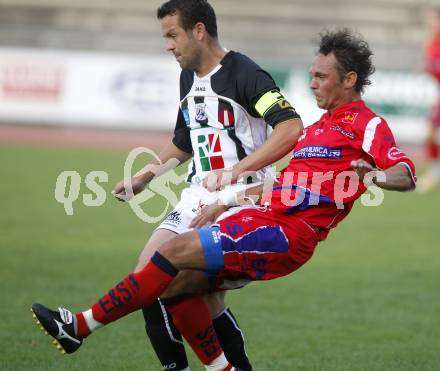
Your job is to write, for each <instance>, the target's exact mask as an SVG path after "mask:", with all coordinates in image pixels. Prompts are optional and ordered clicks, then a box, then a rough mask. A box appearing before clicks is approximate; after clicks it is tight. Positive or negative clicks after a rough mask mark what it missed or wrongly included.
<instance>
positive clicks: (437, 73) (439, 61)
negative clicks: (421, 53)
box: [425, 37, 440, 82]
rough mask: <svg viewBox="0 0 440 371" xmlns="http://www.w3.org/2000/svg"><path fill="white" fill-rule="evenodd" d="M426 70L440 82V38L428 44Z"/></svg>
mask: <svg viewBox="0 0 440 371" xmlns="http://www.w3.org/2000/svg"><path fill="white" fill-rule="evenodd" d="M425 53H426V55H425V60H426V62H425V63H426V70H427V72H429V73H430V74H431V75H432V76H434V77H435V78H436V79H437V81H439V82H440V37H436V38H434V39H432V40H430V41H428V43H427V44H426V50H425Z"/></svg>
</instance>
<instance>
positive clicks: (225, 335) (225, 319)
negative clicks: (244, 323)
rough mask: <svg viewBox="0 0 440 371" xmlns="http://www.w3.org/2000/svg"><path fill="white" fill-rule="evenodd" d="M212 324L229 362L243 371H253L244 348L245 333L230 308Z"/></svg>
mask: <svg viewBox="0 0 440 371" xmlns="http://www.w3.org/2000/svg"><path fill="white" fill-rule="evenodd" d="M212 323H213V324H214V329H215V332H216V334H217V337H218V340H219V342H220V345H221V347H222V348H223V351H224V352H225V356H226V358H227V360H228V361H229V362H230V363H231V364H233V365H234V366H235V367H238V368H239V369H240V370H243V371H252V366H251V364H250V362H249V359H248V356H247V354H246V350H245V346H244V337H243V333H242V331H241V329H240V327H239V326H238V323H237V320H236V319H235V317H234V315H233V314H232V312H231V310H230V309H229V308H226V309H225V310H224V311H223V312H222V313H221V314H220V315H219V316H218V317H216V318H215V319H214V320H213V321H212Z"/></svg>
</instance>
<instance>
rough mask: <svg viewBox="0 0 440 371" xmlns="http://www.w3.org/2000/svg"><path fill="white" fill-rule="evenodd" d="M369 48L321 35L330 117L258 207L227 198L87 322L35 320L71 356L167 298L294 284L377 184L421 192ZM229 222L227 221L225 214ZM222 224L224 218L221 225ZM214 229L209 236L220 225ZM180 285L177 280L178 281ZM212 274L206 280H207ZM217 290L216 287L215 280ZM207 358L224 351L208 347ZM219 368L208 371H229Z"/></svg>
mask: <svg viewBox="0 0 440 371" xmlns="http://www.w3.org/2000/svg"><path fill="white" fill-rule="evenodd" d="M371 55H372V53H371V51H370V48H369V46H368V44H367V43H366V42H365V41H364V40H362V39H361V38H360V37H357V36H355V35H353V34H352V33H351V32H350V31H349V30H341V31H337V32H329V33H326V34H323V35H321V40H320V45H319V50H318V52H317V54H316V56H315V58H314V60H313V63H312V66H311V69H310V73H311V83H310V87H311V89H312V91H313V93H314V95H315V97H316V101H317V104H318V106H319V107H320V108H323V109H325V110H326V111H327V112H326V113H325V114H324V115H323V116H322V117H321V119H320V120H319V121H318V122H316V123H315V124H313V125H311V126H309V127H308V128H306V129H305V130H304V131H303V134H302V135H301V136H300V137H299V138H298V141H297V143H296V146H295V148H294V151H293V153H292V158H291V160H290V162H289V165H288V166H287V168H286V169H285V170H284V171H283V172H282V173H281V176H280V178H279V181H278V183H277V184H276V185H275V187H273V190H272V192H269V193H268V194H265V195H263V196H262V197H261V196H260V195H261V194H262V191H263V186H256V187H254V188H253V189H247V190H246V191H245V194H246V195H247V196H248V197H251V198H252V197H258V198H260V197H261V201H260V205H259V206H257V207H255V206H253V205H250V206H243V207H232V208H231V209H230V210H228V211H227V212H226V213H225V211H226V209H228V208H229V207H230V206H236V204H237V200H238V199H241V198H243V195H242V194H231V193H230V192H229V191H225V192H224V193H223V194H222V196H221V197H220V200H221V201H222V203H223V204H212V205H209V206H207V207H205V208H204V209H202V211H201V213H200V215H198V216H197V217H196V218H195V219H194V221H193V223H192V226H193V227H195V229H194V230H193V231H190V232H188V233H185V234H182V235H180V236H178V237H176V238H174V239H172V240H171V241H168V242H165V243H163V244H162V245H161V246H159V247H158V249H157V252H156V253H155V254H154V255H153V257H152V258H151V260H150V262H149V263H148V264H147V265H146V266H145V268H143V269H142V270H141V271H139V272H136V273H131V274H129V275H128V276H126V277H125V278H123V279H122V280H121V281H120V282H119V283H118V284H117V285H116V286H115V287H114V288H112V289H110V291H109V292H108V293H107V294H105V295H104V296H103V297H102V298H101V299H100V300H98V301H97V302H96V303H95V304H93V305H92V307H91V308H90V309H88V310H86V311H84V312H79V313H77V314H72V313H71V312H69V311H68V310H66V309H63V308H59V310H58V311H52V310H50V309H48V308H46V307H45V306H43V305H41V304H34V305H33V306H32V310H33V312H34V314H35V315H36V317H37V319H38V321H39V322H40V323H41V325H42V326H43V328H44V329H45V330H46V331H48V332H49V334H50V335H52V336H53V337H54V338H55V341H56V342H58V343H59V344H60V346H61V347H62V348H63V349H65V350H66V351H68V352H74V351H75V350H77V349H78V348H79V346H81V344H82V341H83V339H84V338H85V337H87V336H89V335H90V333H91V332H93V331H94V330H96V329H97V328H99V327H101V326H103V325H106V324H108V323H110V322H112V321H115V320H117V319H118V318H120V317H122V316H125V315H127V314H128V313H130V312H132V311H135V310H138V309H140V308H141V307H142V306H144V305H146V304H148V303H151V302H152V301H153V300H155V299H156V298H157V297H159V296H161V295H170V293H171V294H173V295H175V294H177V293H182V292H198V291H203V290H207V289H211V290H220V289H225V288H233V287H240V286H243V285H244V284H246V283H247V282H249V281H256V280H270V279H274V278H277V277H281V276H284V275H287V274H289V273H291V272H293V271H295V270H296V269H298V268H299V267H301V266H302V265H303V264H304V263H306V262H307V261H308V260H309V259H310V258H311V257H312V255H313V253H314V250H315V247H316V245H317V244H318V242H320V241H322V240H324V239H325V238H326V237H327V235H328V233H329V232H330V230H331V229H332V228H334V227H336V225H337V224H338V223H339V222H340V221H341V220H343V219H344V218H345V217H346V216H347V215H348V214H349V212H350V210H351V208H352V206H353V203H354V201H355V200H356V199H358V198H359V197H360V196H361V195H362V193H363V192H364V191H365V190H366V188H367V186H369V185H370V184H373V183H374V184H375V185H377V186H378V187H379V188H381V189H387V190H397V191H409V190H413V189H414V188H415V175H414V174H415V169H414V165H413V163H412V161H411V160H410V159H409V158H408V157H407V156H406V155H405V154H404V153H403V152H402V151H401V150H400V149H399V147H398V146H397V145H396V143H395V141H394V138H393V135H392V133H391V131H390V129H389V127H388V125H387V123H386V121H385V120H384V119H383V118H381V117H379V116H377V115H376V114H375V113H374V112H373V111H372V110H371V109H369V108H368V107H367V106H366V105H365V103H364V102H363V101H362V99H361V94H362V92H363V90H364V88H365V86H367V85H369V84H370V81H369V76H370V75H371V74H372V73H373V71H374V67H373V65H372V62H371ZM222 213H223V214H222ZM221 214H222V215H221ZM218 216H219V218H218V219H217V221H216V223H215V224H214V225H212V226H211V227H208V228H206V227H203V226H204V225H205V223H206V222H207V221H212V220H215V219H216V218H217V217H218ZM179 272H182V273H184V274H183V275H179V276H180V278H175V277H176V276H177V273H179ZM205 272H208V273H209V276H208V275H205V274H204V273H205ZM213 275H214V277H215V280H210V281H209V280H208V277H213ZM206 351H208V352H214V351H217V350H216V349H215V346H214V345H213V344H212V343H210V342H209V341H207V342H206ZM227 367H230V366H227V365H225V364H222V363H221V362H219V364H211V365H209V366H207V369H208V370H222V369H227Z"/></svg>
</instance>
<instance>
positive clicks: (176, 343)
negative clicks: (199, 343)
mask: <svg viewBox="0 0 440 371" xmlns="http://www.w3.org/2000/svg"><path fill="white" fill-rule="evenodd" d="M142 312H143V314H144V319H145V329H146V330H147V335H148V337H149V338H150V342H151V345H152V346H153V349H154V351H155V352H156V355H157V357H158V358H159V360H160V363H161V364H162V366H163V368H164V370H169V371H180V370H184V369H186V368H188V359H187V358H186V353H185V347H184V345H183V340H182V335H180V333H179V331H178V330H177V328H176V327H175V326H174V324H173V319H172V318H171V316H170V315H169V313H168V312H167V311H166V308H165V306H164V305H163V304H162V303H161V302H160V300H156V301H155V302H154V303H153V304H151V305H150V306H148V307H144V308H142Z"/></svg>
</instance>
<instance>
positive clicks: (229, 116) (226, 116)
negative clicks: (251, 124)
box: [218, 99, 235, 129]
mask: <svg viewBox="0 0 440 371" xmlns="http://www.w3.org/2000/svg"><path fill="white" fill-rule="evenodd" d="M218 121H219V122H220V123H221V124H222V125H223V127H225V128H226V129H232V128H233V127H234V125H235V117H234V108H233V107H232V105H231V104H230V103H229V102H227V101H225V100H223V99H219V101H218Z"/></svg>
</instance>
